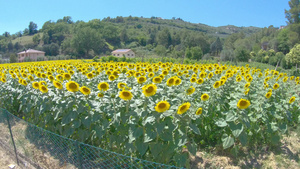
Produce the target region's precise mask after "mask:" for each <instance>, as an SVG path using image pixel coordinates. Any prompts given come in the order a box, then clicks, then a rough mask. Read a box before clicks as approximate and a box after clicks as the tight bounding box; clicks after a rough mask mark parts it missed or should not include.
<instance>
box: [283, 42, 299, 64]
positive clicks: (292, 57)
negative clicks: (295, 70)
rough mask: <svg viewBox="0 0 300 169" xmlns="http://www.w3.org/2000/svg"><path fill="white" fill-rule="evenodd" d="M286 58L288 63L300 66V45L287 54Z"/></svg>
mask: <svg viewBox="0 0 300 169" xmlns="http://www.w3.org/2000/svg"><path fill="white" fill-rule="evenodd" d="M285 58H286V61H288V62H289V63H291V64H293V65H296V67H298V64H300V44H297V45H295V46H294V47H293V48H292V49H291V51H290V52H289V53H288V54H286V56H285Z"/></svg>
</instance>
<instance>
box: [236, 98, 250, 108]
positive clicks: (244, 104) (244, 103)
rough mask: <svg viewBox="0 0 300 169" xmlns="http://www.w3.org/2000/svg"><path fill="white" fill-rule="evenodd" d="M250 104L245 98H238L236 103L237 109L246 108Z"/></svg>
mask: <svg viewBox="0 0 300 169" xmlns="http://www.w3.org/2000/svg"><path fill="white" fill-rule="evenodd" d="M249 106H250V101H249V100H246V99H240V100H239V101H238V103H237V107H238V108H239V109H246V108H248V107H249Z"/></svg>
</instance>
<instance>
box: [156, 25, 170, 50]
mask: <svg viewBox="0 0 300 169" xmlns="http://www.w3.org/2000/svg"><path fill="white" fill-rule="evenodd" d="M157 43H158V44H159V45H162V46H164V47H166V48H168V47H169V46H170V45H171V44H172V38H171V34H170V31H169V29H168V28H164V29H163V30H162V31H159V32H158V34H157Z"/></svg>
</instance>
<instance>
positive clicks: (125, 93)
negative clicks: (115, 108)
mask: <svg viewBox="0 0 300 169" xmlns="http://www.w3.org/2000/svg"><path fill="white" fill-rule="evenodd" d="M119 97H120V98H121V99H123V100H131V98H132V97H133V95H132V93H131V92H130V91H128V90H122V91H121V92H120V93H119Z"/></svg>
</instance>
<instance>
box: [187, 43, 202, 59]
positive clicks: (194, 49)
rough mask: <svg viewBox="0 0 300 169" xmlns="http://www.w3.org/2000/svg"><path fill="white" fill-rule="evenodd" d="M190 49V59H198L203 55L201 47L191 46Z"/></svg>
mask: <svg viewBox="0 0 300 169" xmlns="http://www.w3.org/2000/svg"><path fill="white" fill-rule="evenodd" d="M190 51H191V53H192V59H195V60H200V59H201V58H202V56H203V52H202V49H201V48H200V47H198V46H196V47H191V49H190Z"/></svg>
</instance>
